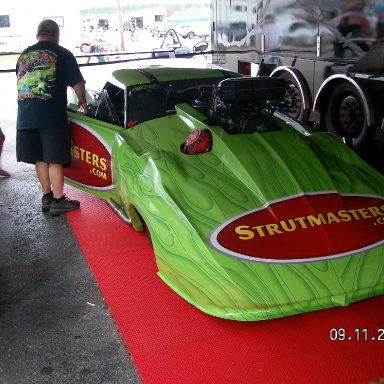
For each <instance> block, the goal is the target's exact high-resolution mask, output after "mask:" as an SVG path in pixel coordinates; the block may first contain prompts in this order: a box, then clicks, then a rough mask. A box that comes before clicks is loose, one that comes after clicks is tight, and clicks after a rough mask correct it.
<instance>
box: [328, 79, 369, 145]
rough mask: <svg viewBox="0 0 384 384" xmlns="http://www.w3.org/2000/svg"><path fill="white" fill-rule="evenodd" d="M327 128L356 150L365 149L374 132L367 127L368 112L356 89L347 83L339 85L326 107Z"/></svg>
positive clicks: (333, 91) (333, 90) (334, 89)
mask: <svg viewBox="0 0 384 384" xmlns="http://www.w3.org/2000/svg"><path fill="white" fill-rule="evenodd" d="M325 127H326V129H327V131H328V132H331V133H333V134H334V135H336V136H338V137H340V138H343V140H344V141H345V142H346V143H348V144H349V145H351V146H352V147H353V148H354V149H363V148H364V147H365V146H366V145H367V144H368V142H369V141H370V140H371V135H372V132H373V130H370V129H369V127H368V125H367V112H366V110H365V107H364V102H363V100H362V98H361V95H360V93H359V92H358V90H357V89H356V87H355V86H354V85H353V84H351V83H347V82H343V83H339V84H337V85H336V86H335V87H334V88H333V89H332V93H331V95H330V98H329V100H328V103H327V105H326V106H325Z"/></svg>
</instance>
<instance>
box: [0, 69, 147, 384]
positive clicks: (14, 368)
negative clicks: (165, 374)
mask: <svg viewBox="0 0 384 384" xmlns="http://www.w3.org/2000/svg"><path fill="white" fill-rule="evenodd" d="M0 80H1V84H2V86H1V94H0V106H1V111H0V126H1V127H2V129H3V131H4V133H5V135H6V141H5V144H4V148H3V154H2V157H1V159H0V164H1V166H2V168H4V169H6V170H7V171H9V172H10V173H11V174H12V176H11V177H10V178H0V196H1V199H0V383H1V384H43V383H47V384H48V383H49V384H55V383H63V384H64V383H65V384H76V383H82V384H87V383H103V384H104V383H116V384H120V383H121V384H123V383H124V384H127V383H132V384H136V383H140V378H139V376H138V374H137V373H136V370H135V367H134V365H133V364H132V361H131V359H130V356H129V353H128V352H127V350H126V349H125V347H124V345H123V343H122V341H121V339H120V336H119V333H118V332H117V330H116V327H115V325H114V322H113V319H111V317H110V314H109V312H108V309H107V307H106V305H105V303H104V301H103V299H102V297H101V295H100V292H99V290H98V288H97V286H96V284H95V281H94V279H93V277H92V275H91V272H90V270H89V269H88V266H87V263H86V261H85V259H84V257H83V255H82V253H81V250H80V249H79V247H78V244H77V242H76V239H75V237H74V235H73V233H72V231H71V228H70V227H69V224H68V222H67V219H66V216H65V215H62V216H58V217H52V216H51V215H50V214H43V213H42V212H41V201H40V198H41V192H40V189H39V186H38V183H37V180H36V177H35V172H34V167H33V166H31V165H27V164H23V163H17V162H16V159H15V117H16V98H15V95H16V93H15V91H14V88H15V74H14V73H11V74H0Z"/></svg>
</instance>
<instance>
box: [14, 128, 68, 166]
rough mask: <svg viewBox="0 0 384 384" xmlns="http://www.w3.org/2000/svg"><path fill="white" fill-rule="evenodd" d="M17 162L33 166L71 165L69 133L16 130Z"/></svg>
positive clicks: (55, 130) (47, 130) (62, 131)
mask: <svg viewBox="0 0 384 384" xmlns="http://www.w3.org/2000/svg"><path fill="white" fill-rule="evenodd" d="M16 158H17V161H22V162H24V163H29V164H35V163H36V161H44V162H45V163H55V164H63V166H65V167H69V166H70V165H71V133H70V130H69V128H68V129H49V128H48V129H18V130H17V133H16Z"/></svg>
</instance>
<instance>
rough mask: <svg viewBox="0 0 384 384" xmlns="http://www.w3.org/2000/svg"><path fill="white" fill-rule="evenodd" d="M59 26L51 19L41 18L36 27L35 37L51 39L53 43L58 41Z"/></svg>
mask: <svg viewBox="0 0 384 384" xmlns="http://www.w3.org/2000/svg"><path fill="white" fill-rule="evenodd" d="M59 36H60V28H59V26H58V24H57V23H56V22H55V21H53V20H51V19H46V20H43V21H42V22H41V23H40V24H39V25H38V27H37V34H36V37H37V39H38V40H39V41H42V40H45V41H52V42H54V43H57V44H58V43H59Z"/></svg>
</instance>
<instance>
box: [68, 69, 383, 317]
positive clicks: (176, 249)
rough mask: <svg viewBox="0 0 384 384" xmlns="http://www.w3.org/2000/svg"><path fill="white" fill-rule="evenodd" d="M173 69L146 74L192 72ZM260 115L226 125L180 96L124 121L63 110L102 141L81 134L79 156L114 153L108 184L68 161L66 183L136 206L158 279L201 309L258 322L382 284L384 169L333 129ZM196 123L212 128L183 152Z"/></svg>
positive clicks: (122, 76) (376, 290) (344, 299)
mask: <svg viewBox="0 0 384 384" xmlns="http://www.w3.org/2000/svg"><path fill="white" fill-rule="evenodd" d="M173 70H174V69H172V70H169V69H168V70H167V69H160V68H158V69H153V70H151V71H152V72H151V74H152V75H153V76H157V79H159V78H161V79H166V80H167V81H168V80H171V79H172V78H173V79H181V78H183V77H185V78H188V76H189V75H190V74H191V71H190V70H185V69H183V70H178V71H176V72H175V73H172V72H173ZM196 73H197V72H196ZM215 73H218V72H215ZM114 75H115V77H116V79H117V80H118V81H119V82H121V83H122V84H125V85H126V86H128V87H131V86H132V85H134V84H139V83H136V82H137V81H139V82H141V83H142V84H146V81H145V80H143V78H142V77H141V75H140V74H137V75H136V76H130V72H129V71H127V72H124V71H122V72H117V73H115V74H114ZM204 76H205V75H204ZM221 76H223V73H222V72H221ZM263 113H265V114H268V116H269V118H272V119H273V125H274V129H273V130H271V131H265V132H256V133H251V134H228V133H227V132H226V131H225V130H224V129H223V128H222V127H221V126H218V125H212V124H208V123H207V118H206V116H205V115H203V114H201V113H200V112H199V111H197V110H196V109H195V108H193V107H192V106H191V105H188V104H185V103H182V104H178V105H176V106H175V113H174V114H171V115H169V116H163V117H159V118H156V119H153V120H148V121H145V122H143V123H141V124H138V125H136V126H133V127H131V128H129V129H124V128H122V127H116V126H109V125H108V124H105V123H102V122H97V121H95V120H94V119H92V118H89V117H87V116H81V115H78V114H75V113H71V112H69V117H70V120H71V126H72V129H74V130H76V129H80V130H81V129H86V130H87V131H88V132H91V133H93V134H94V135H95V137H97V138H98V139H99V141H101V142H102V145H101V147H100V146H99V147H98V146H97V145H95V147H94V148H95V149H92V148H89V149H85V147H86V146H87V145H88V143H89V142H90V140H88V139H84V142H83V143H78V146H79V147H80V148H83V147H84V151H83V152H84V153H87V151H88V152H90V153H91V154H93V157H92V155H89V156H88V159H92V158H93V159H94V164H104V163H105V164H109V163H108V159H107V160H106V161H105V162H104V161H101V160H100V158H106V157H107V156H106V155H105V152H106V153H109V154H111V159H110V167H111V183H110V185H108V188H105V189H101V188H99V187H96V188H95V187H94V186H91V187H89V186H87V185H85V184H84V183H83V184H82V183H79V179H76V176H75V175H76V174H78V171H76V169H75V170H73V173H74V175H73V176H72V180H67V182H68V183H70V184H71V185H74V186H76V187H78V188H81V189H83V190H86V191H88V192H90V193H93V194H95V195H97V196H99V197H102V198H104V199H113V200H114V201H115V202H116V203H118V204H119V205H121V206H122V207H123V209H124V210H125V211H126V212H127V214H129V212H132V207H134V210H135V211H137V212H138V214H139V215H140V217H141V218H142V220H143V221H144V222H145V224H146V226H147V228H148V231H149V234H150V237H151V242H152V245H153V249H154V253H155V257H156V263H157V267H158V275H159V277H160V278H161V279H162V280H163V281H164V282H165V283H166V284H167V285H169V286H170V287H171V288H172V289H173V290H174V291H175V292H176V293H177V294H179V295H180V296H182V297H183V298H184V299H185V300H187V301H188V302H190V303H191V304H193V305H194V306H196V307H197V308H199V309H200V310H202V311H204V312H206V313H208V314H211V315H214V316H218V317H222V318H226V319H232V320H241V321H252V320H265V319H271V318H276V317H281V316H287V315H292V314H297V313H301V312H307V311H312V310H317V309H322V308H327V307H331V306H335V305H347V304H349V303H351V302H353V301H356V300H360V299H363V298H367V297H370V296H373V295H377V294H382V293H384V273H383V272H384V246H383V241H384V225H383V224H384V219H383V218H384V182H383V180H384V179H383V176H382V175H380V174H379V173H378V172H377V171H375V170H374V169H372V168H371V167H369V166H368V165H367V164H366V163H364V162H363V161H362V160H361V159H360V158H359V157H358V156H357V155H356V154H355V153H354V152H353V151H352V150H351V149H350V148H348V147H347V146H345V145H344V144H343V143H342V142H341V141H339V140H338V139H337V138H335V137H333V136H331V135H330V134H327V133H315V134H312V133H311V132H309V131H308V130H307V129H306V128H305V127H303V126H302V125H300V124H298V123H297V122H296V121H294V120H292V119H290V118H288V117H286V116H284V115H281V114H280V113H278V112H274V113H273V116H272V115H271V114H270V113H269V112H263ZM84 127H85V128H84ZM198 129H209V131H210V132H211V134H212V142H213V145H212V149H211V150H210V151H208V152H206V153H203V154H199V155H187V154H185V153H183V151H182V150H181V148H182V145H183V143H184V141H185V138H186V137H187V136H188V135H189V134H190V133H191V132H193V131H196V130H198ZM75 144H76V143H75ZM100 148H101V149H100ZM94 151H96V152H97V151H99V154H100V155H99V154H96V155H95V153H94ZM103 151H104V152H103ZM83 157H84V158H85V159H86V158H87V157H86V155H84V156H83ZM89 162H90V163H92V161H91V160H89V161H88V163H89ZM83 163H84V162H83ZM80 165H82V164H80ZM88 165H89V164H88ZM107 167H108V165H107ZM89 184H92V183H89ZM107 184H108V183H107ZM255 223H256V224H255ZM257 223H259V224H257ZM231 225H233V226H232V227H231ZM371 229H374V230H371ZM371 232H372V235H371ZM351 236H352V237H353V241H350V240H349V239H350V237H351ZM244 244H245V245H244ZM258 249H262V250H263V251H262V253H261V254H259V253H258Z"/></svg>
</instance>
